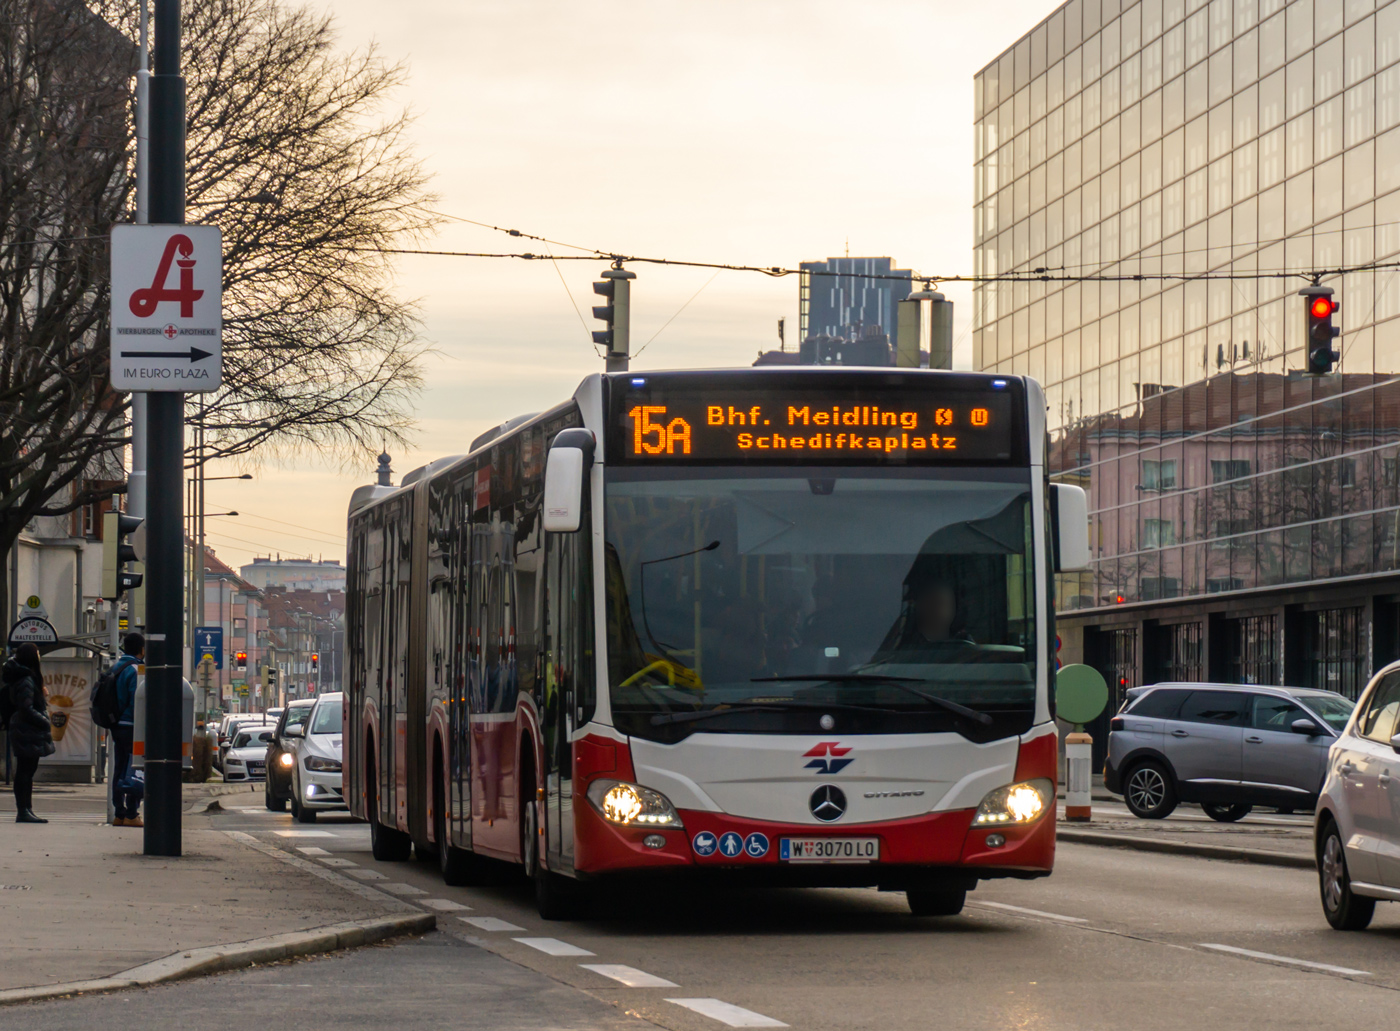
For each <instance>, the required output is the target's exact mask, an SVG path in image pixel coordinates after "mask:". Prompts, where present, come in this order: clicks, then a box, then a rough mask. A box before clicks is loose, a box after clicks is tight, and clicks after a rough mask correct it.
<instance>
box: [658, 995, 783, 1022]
mask: <svg viewBox="0 0 1400 1031" xmlns="http://www.w3.org/2000/svg"><path fill="white" fill-rule="evenodd" d="M666 1001H667V1002H674V1003H675V1004H676V1005H677V1006H684V1007H685V1008H686V1009H688V1010H694V1011H695V1012H696V1013H699V1014H700V1015H701V1016H702V1017H709V1018H711V1019H712V1020H718V1021H719V1022H720V1023H721V1024H728V1025H729V1026H730V1027H787V1026H788V1025H786V1024H784V1023H783V1022H782V1021H781V1020H774V1019H773V1018H772V1017H765V1016H764V1015H763V1014H762V1013H755V1012H754V1011H753V1010H746V1009H744V1008H743V1007H742V1006H735V1005H734V1004H733V1003H731V1002H721V1001H720V1000H719V999H667V1000H666Z"/></svg>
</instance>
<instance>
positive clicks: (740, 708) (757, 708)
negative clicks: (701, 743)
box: [651, 702, 889, 727]
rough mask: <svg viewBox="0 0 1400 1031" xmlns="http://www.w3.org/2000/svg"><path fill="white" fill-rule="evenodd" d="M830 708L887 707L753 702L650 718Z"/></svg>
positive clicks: (687, 719) (662, 720) (654, 721)
mask: <svg viewBox="0 0 1400 1031" xmlns="http://www.w3.org/2000/svg"><path fill="white" fill-rule="evenodd" d="M832 709H844V710H847V711H855V712H888V711H889V710H887V709H880V708H877V707H875V706H873V705H851V704H849V703H846V702H832V703H830V704H827V703H824V702H821V703H819V702H753V703H751V704H743V703H741V704H739V705H725V706H721V707H719V708H715V709H700V710H695V711H692V712H658V713H657V714H656V715H655V716H653V717H652V718H651V725H652V726H653V727H660V726H663V725H664V724H667V723H695V722H697V721H699V720H708V719H712V718H713V717H715V716H727V715H728V714H729V713H732V712H792V711H794V710H796V711H798V712H828V711H830V710H832Z"/></svg>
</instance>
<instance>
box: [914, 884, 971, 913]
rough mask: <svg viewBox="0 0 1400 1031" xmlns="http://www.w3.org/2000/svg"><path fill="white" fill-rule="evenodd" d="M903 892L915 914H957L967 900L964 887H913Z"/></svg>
mask: <svg viewBox="0 0 1400 1031" xmlns="http://www.w3.org/2000/svg"><path fill="white" fill-rule="evenodd" d="M905 894H906V895H907V896H908V899H909V912H911V913H913V914H914V915H915V916H957V915H958V914H959V913H961V912H962V911H963V906H964V905H965V904H966V902H967V889H966V888H913V889H910V890H909V891H907V892H905Z"/></svg>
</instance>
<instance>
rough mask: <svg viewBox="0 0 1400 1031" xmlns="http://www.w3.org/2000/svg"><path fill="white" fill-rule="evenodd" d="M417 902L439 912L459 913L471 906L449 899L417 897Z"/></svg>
mask: <svg viewBox="0 0 1400 1031" xmlns="http://www.w3.org/2000/svg"><path fill="white" fill-rule="evenodd" d="M418 904H419V905H420V906H427V907H428V908H429V909H436V910H437V911H438V912H439V913H460V912H462V911H463V910H469V909H471V908H472V907H471V906H464V905H462V904H461V903H460V902H453V901H452V900H451V899H419V900H418Z"/></svg>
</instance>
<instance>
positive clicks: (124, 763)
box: [99, 632, 146, 827]
mask: <svg viewBox="0 0 1400 1031" xmlns="http://www.w3.org/2000/svg"><path fill="white" fill-rule="evenodd" d="M145 657H146V639H145V638H144V637H142V636H141V635H140V634H138V633H135V632H133V633H130V634H127V635H126V637H124V638H123V639H122V657H121V658H120V659H118V660H117V661H116V662H115V663H114V664H113V665H112V668H111V670H109V671H108V672H109V673H110V674H112V675H113V676H112V679H113V680H114V681H115V687H116V699H115V704H112V705H111V707H110V708H111V712H112V715H114V716H115V717H116V724H115V725H114V726H113V727H112V728H111V730H112V743H113V745H114V746H115V748H116V751H115V752H114V753H113V760H114V765H113V768H112V808H113V809H115V810H116V815H115V816H114V817H113V819H112V825H113V826H115V827H142V826H144V823H143V822H142V820H141V797H142V795H143V794H144V791H143V789H142V787H141V786H140V785H139V784H138V783H137V782H136V781H135V779H134V778H133V777H132V770H131V742H132V735H133V734H134V733H135V726H134V724H135V722H136V667H137V666H139V665H140V664H141V661H142V660H143V659H144V658H145ZM104 678H105V675H104ZM100 687H101V685H99V689H100Z"/></svg>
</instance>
